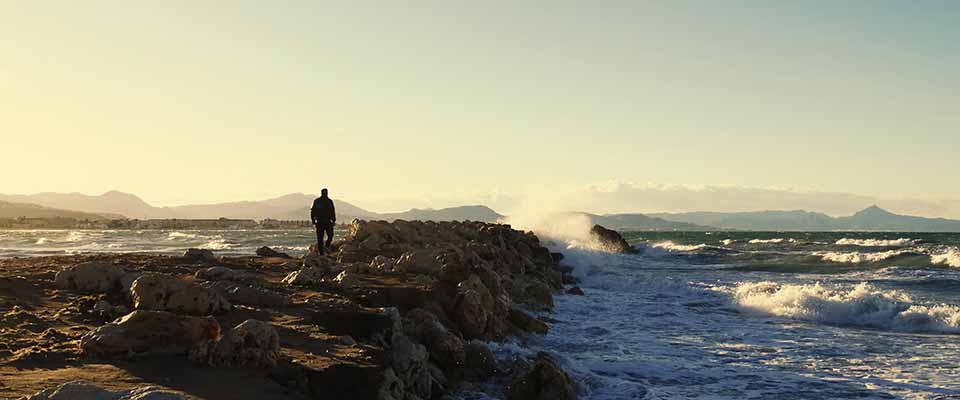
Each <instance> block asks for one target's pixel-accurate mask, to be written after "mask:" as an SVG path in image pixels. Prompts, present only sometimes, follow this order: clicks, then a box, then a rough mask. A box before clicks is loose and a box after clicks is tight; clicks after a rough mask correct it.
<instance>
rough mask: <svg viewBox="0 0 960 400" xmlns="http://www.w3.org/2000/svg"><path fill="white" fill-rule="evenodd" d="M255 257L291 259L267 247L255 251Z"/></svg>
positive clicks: (285, 254)
mask: <svg viewBox="0 0 960 400" xmlns="http://www.w3.org/2000/svg"><path fill="white" fill-rule="evenodd" d="M257 255H258V256H260V257H277V258H292V257H290V255H289V254H287V253H281V252H279V251H276V250H274V249H271V248H269V247H267V246H263V247H261V248H259V249H257Z"/></svg>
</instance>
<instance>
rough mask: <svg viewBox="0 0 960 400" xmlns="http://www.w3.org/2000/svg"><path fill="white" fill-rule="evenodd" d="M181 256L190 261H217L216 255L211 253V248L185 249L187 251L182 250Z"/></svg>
mask: <svg viewBox="0 0 960 400" xmlns="http://www.w3.org/2000/svg"><path fill="white" fill-rule="evenodd" d="M183 258H186V259H188V260H192V261H204V262H214V261H217V256H216V255H214V254H213V251H212V250H208V249H187V251H185V252H183Z"/></svg>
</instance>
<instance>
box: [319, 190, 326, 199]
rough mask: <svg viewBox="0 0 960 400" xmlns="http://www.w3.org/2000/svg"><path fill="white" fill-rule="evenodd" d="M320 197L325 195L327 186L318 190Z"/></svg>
mask: <svg viewBox="0 0 960 400" xmlns="http://www.w3.org/2000/svg"><path fill="white" fill-rule="evenodd" d="M320 197H327V188H323V189H322V190H320Z"/></svg>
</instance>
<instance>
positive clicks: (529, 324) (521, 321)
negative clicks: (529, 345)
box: [507, 308, 550, 335]
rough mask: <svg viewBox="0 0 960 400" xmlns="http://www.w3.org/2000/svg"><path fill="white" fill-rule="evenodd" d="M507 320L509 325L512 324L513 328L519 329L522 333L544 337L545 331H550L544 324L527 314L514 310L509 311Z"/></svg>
mask: <svg viewBox="0 0 960 400" xmlns="http://www.w3.org/2000/svg"><path fill="white" fill-rule="evenodd" d="M507 318H508V319H509V320H510V323H512V324H513V326H515V327H517V329H520V330H521V331H523V332H532V333H537V334H541V335H546V334H547V331H548V330H549V329H550V328H549V327H548V326H547V324H546V323H545V322H543V321H541V320H539V319H536V318H534V317H532V316H530V314H527V313H525V312H523V311H520V310H518V309H516V308H511V309H510V312H509V314H508V315H507Z"/></svg>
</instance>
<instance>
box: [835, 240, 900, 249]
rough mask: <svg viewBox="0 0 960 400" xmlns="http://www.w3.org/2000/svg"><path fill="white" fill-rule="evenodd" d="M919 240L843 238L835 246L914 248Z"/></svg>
mask: <svg viewBox="0 0 960 400" xmlns="http://www.w3.org/2000/svg"><path fill="white" fill-rule="evenodd" d="M917 242H918V240H916V239H910V238H900V239H889V240H887V239H849V238H843V239H840V240H838V241H837V242H836V243H835V244H838V245H846V246H861V247H904V246H913V245H915V244H917Z"/></svg>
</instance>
